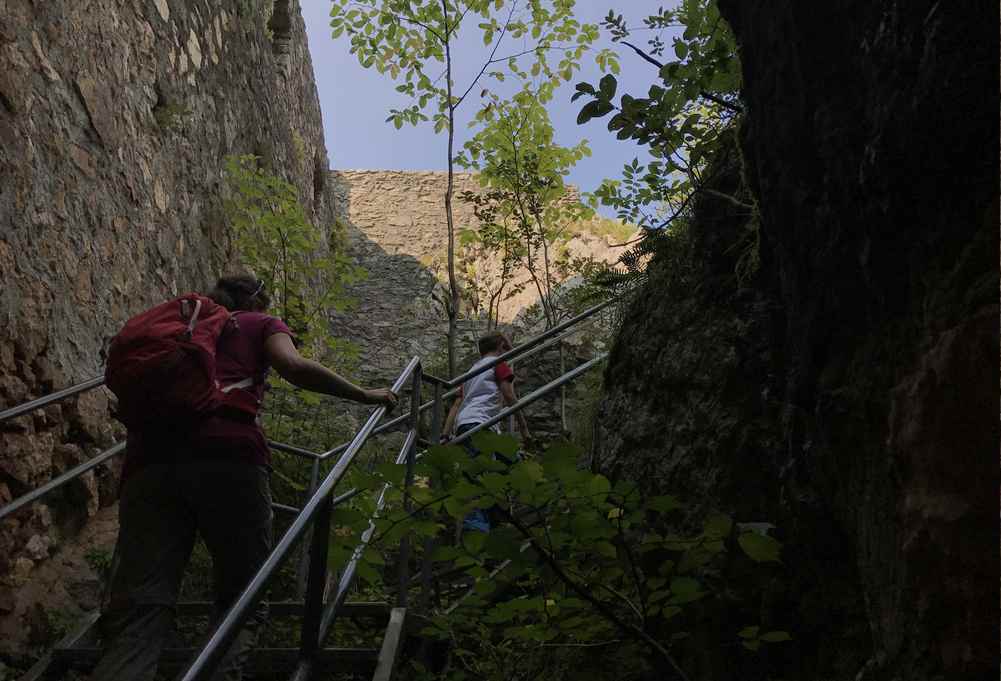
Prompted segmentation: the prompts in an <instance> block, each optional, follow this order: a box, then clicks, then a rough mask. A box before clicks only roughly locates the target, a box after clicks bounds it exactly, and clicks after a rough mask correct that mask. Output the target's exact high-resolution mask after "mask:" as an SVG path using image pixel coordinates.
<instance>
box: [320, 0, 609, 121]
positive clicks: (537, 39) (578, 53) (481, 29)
mask: <svg viewBox="0 0 1001 681" xmlns="http://www.w3.org/2000/svg"><path fill="white" fill-rule="evenodd" d="M574 4H575V3H574V1H573V0H559V1H549V2H547V1H545V0H521V1H519V0H335V1H334V3H333V5H332V7H331V12H330V16H331V20H330V26H331V28H332V29H333V37H334V38H339V37H340V36H341V35H346V36H347V37H348V38H349V39H350V42H351V52H352V53H353V54H356V55H357V57H358V61H359V63H360V64H361V65H362V66H363V67H365V68H373V67H374V68H375V69H376V70H377V71H378V72H379V73H386V74H388V75H389V76H390V77H391V78H392V79H393V80H400V81H401V84H400V85H399V86H398V87H397V88H396V89H397V91H398V92H400V93H402V94H405V95H407V96H408V97H410V98H411V100H412V101H413V104H411V105H409V106H406V107H403V108H400V109H392V110H391V111H390V112H389V117H388V118H387V119H386V120H387V121H389V122H391V123H393V125H394V126H395V127H396V128H401V127H403V125H405V124H406V125H417V124H419V123H421V122H429V123H430V124H432V125H433V126H434V129H435V132H440V131H442V130H445V129H446V128H449V127H450V125H451V115H450V110H454V109H455V108H456V107H458V106H459V105H460V104H461V103H462V101H464V99H465V98H466V96H467V95H469V94H470V92H471V91H472V88H473V87H475V86H476V85H477V84H478V83H479V81H480V78H481V77H486V78H487V79H489V80H492V81H494V82H497V83H500V82H504V81H505V80H506V79H507V78H516V79H520V80H528V79H532V80H533V81H534V82H536V83H537V85H538V90H539V96H540V98H542V101H548V100H549V99H551V98H552V96H553V93H554V91H555V89H556V87H558V86H559V85H560V84H561V83H563V82H565V81H569V80H570V79H571V78H572V77H573V74H574V72H575V71H578V70H579V69H580V59H581V58H582V56H583V55H584V53H585V52H586V51H587V50H588V48H589V47H590V45H591V43H592V42H593V41H594V40H595V39H596V38H597V36H598V27H597V26H595V25H592V24H580V22H578V21H577V20H576V19H575V18H574V14H573V9H574ZM468 31H474V32H478V33H479V35H480V37H481V41H480V42H482V44H483V45H484V48H485V51H486V49H489V53H486V52H485V54H488V55H489V56H484V57H479V56H471V55H461V56H462V57H463V58H471V59H472V60H475V61H476V62H477V63H482V64H483V70H482V72H481V73H480V75H478V76H476V77H475V78H474V79H473V80H472V81H471V82H470V83H469V84H468V85H467V84H463V86H465V88H466V89H465V90H464V91H463V92H462V93H461V94H456V93H455V92H454V91H453V85H454V83H453V82H452V81H451V60H452V59H454V58H456V56H457V55H456V54H455V53H454V50H455V49H456V46H455V43H456V40H457V36H458V35H459V34H460V32H461V33H466V32H468ZM505 39H507V42H514V45H515V46H516V47H514V48H512V49H513V50H514V51H513V52H511V53H510V54H500V55H498V50H499V48H500V46H501V44H502V43H503V42H504V41H505ZM442 67H445V68H446V70H447V72H448V74H447V75H446V77H445V79H444V80H443V79H442V78H441V77H440V76H441V74H440V73H439V71H438V69H440V68H442Z"/></svg>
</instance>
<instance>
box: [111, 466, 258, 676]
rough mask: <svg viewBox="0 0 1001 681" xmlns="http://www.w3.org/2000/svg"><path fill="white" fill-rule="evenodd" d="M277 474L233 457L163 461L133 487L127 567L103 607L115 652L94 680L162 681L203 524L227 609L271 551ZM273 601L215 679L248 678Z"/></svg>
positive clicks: (121, 539)
mask: <svg viewBox="0 0 1001 681" xmlns="http://www.w3.org/2000/svg"><path fill="white" fill-rule="evenodd" d="M269 477H270V474H269V472H268V470H267V469H266V468H264V467H262V466H254V465H252V464H248V463H245V462H240V461H230V460H226V459H206V460H197V461H192V460H185V461H178V462H172V463H154V464H150V465H148V466H146V467H145V468H142V469H140V470H138V471H136V473H135V474H134V476H133V477H131V478H130V479H129V480H128V481H127V482H126V483H125V484H124V486H123V488H122V494H121V500H120V501H119V510H118V513H119V522H120V527H119V534H118V545H117V547H116V553H117V558H118V566H117V568H116V569H115V571H114V574H113V575H112V579H111V592H110V602H109V605H108V606H107V607H106V609H105V612H104V613H102V615H101V620H100V630H101V633H102V638H103V640H104V645H105V652H104V656H103V658H102V659H101V661H100V663H99V664H98V666H97V669H95V670H94V672H93V674H92V676H91V681H152V679H153V678H154V676H155V675H156V668H157V661H158V658H159V657H160V652H161V650H162V649H163V648H164V644H165V642H166V641H167V640H168V638H170V636H171V635H172V632H173V623H174V606H175V604H176V603H177V598H178V595H179V592H180V588H181V580H182V578H183V577H184V569H185V567H186V566H187V563H188V560H189V558H190V557H191V551H192V548H193V547H194V542H195V534H196V532H197V533H198V534H200V535H201V536H202V538H203V539H204V541H205V544H206V546H207V547H208V550H209V553H210V554H211V555H212V573H213V574H212V578H213V585H214V589H215V606H216V613H217V617H218V616H219V615H221V614H222V613H224V612H225V611H226V609H227V608H228V607H229V606H230V605H231V604H232V603H233V602H234V601H235V600H236V598H237V597H238V596H239V595H240V593H241V592H242V591H243V589H244V587H245V586H246V585H247V583H248V582H249V581H250V579H251V578H252V577H253V576H254V573H255V572H257V570H258V568H260V566H261V565H262V564H263V563H264V561H265V559H266V558H267V556H268V554H269V553H270V551H271V544H272V510H271V488H270V485H269ZM266 619H267V608H266V607H262V608H259V609H258V610H257V612H255V613H254V615H253V616H252V617H251V619H250V620H249V621H248V623H247V626H246V628H245V629H244V630H243V631H242V632H241V633H240V634H239V636H238V637H237V639H236V640H235V642H234V644H233V646H232V647H231V648H230V650H229V653H228V654H227V655H226V657H225V658H224V659H223V661H222V663H221V664H220V665H219V667H218V668H217V672H216V674H215V676H213V679H215V680H220V681H221V680H225V681H239V680H240V679H242V678H243V672H242V667H243V663H244V662H245V660H246V657H247V652H248V651H249V650H250V648H252V647H253V646H254V645H256V642H257V635H258V630H259V629H260V626H261V625H262V624H263V623H264V621H265V620H266Z"/></svg>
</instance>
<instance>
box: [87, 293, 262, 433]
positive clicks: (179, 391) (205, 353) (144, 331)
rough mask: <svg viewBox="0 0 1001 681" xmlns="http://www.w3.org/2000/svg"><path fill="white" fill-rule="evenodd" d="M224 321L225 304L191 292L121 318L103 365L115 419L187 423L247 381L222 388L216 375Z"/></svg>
mask: <svg viewBox="0 0 1001 681" xmlns="http://www.w3.org/2000/svg"><path fill="white" fill-rule="evenodd" d="M231 320H232V321H231ZM230 323H235V319H234V317H233V315H231V314H230V312H229V310H227V309H226V308H225V307H223V306H222V305H219V304H217V303H216V302H215V301H213V300H212V299H211V298H206V297H205V296H202V295H199V294H197V293H189V294H187V295H184V296H181V297H180V298H177V299H175V300H171V301H168V302H166V303H163V304H161V305H157V306H156V307H154V308H152V309H149V310H146V311H145V312H143V313H142V314H140V315H137V316H135V317H133V318H132V319H130V320H129V321H127V322H126V323H125V326H124V327H123V328H122V330H121V331H119V332H118V335H116V336H115V337H114V338H113V339H112V340H111V347H110V349H109V351H108V363H107V366H106V367H105V370H104V380H105V383H106V384H107V386H108V387H109V388H110V389H111V392H113V393H115V395H116V396H117V397H118V414H117V418H118V420H119V421H121V422H122V423H124V424H125V425H126V426H128V427H129V428H141V427H144V426H146V427H156V426H159V427H161V428H162V427H163V426H164V425H165V424H167V423H169V424H171V425H178V424H184V423H190V422H192V421H194V420H197V419H198V418H200V417H203V416H204V415H205V414H207V413H208V412H211V411H214V410H215V409H217V408H218V407H220V406H221V405H223V404H224V403H227V402H229V401H230V400H229V399H227V398H228V393H229V391H230V390H232V389H233V388H235V387H240V388H243V387H248V386H250V385H252V384H253V380H252V379H247V380H246V381H241V382H240V383H238V384H236V385H233V386H227V387H226V388H222V387H221V386H220V385H219V382H218V381H217V380H216V344H217V343H218V341H219V337H220V336H221V335H222V332H223V331H224V330H225V328H226V326H227V324H230ZM238 392H240V393H242V392H244V391H242V390H241V391H238ZM241 406H242V405H241ZM248 406H249V405H248ZM255 406H256V405H255ZM238 408H239V407H238Z"/></svg>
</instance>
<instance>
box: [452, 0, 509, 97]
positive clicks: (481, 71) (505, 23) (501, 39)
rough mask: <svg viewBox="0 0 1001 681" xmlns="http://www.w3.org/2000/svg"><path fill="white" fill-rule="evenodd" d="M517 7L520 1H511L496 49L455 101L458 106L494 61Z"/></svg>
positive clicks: (495, 44)
mask: <svg viewBox="0 0 1001 681" xmlns="http://www.w3.org/2000/svg"><path fill="white" fill-rule="evenodd" d="M517 8H518V2H517V0H515V2H513V3H511V11H510V12H508V15H507V21H505V22H504V27H503V28H502V29H501V32H500V35H498V36H497V40H496V41H494V49H493V50H491V51H490V56H489V57H488V58H487V60H486V61H485V62H483V68H481V69H480V72H479V73H477V74H476V77H475V78H473V80H472V81H471V82H470V83H469V87H467V88H466V91H465V92H463V93H462V96H461V97H459V99H458V100H457V101H456V102H455V105H456V106H459V105H460V104H462V100H464V99H465V98H466V95H468V94H469V93H470V91H471V90H472V89H473V88H474V87H476V84H477V83H478V82H479V81H480V78H482V77H483V74H484V72H485V71H486V70H487V67H488V66H490V65H491V64H492V63H493V59H494V55H495V54H497V48H498V47H500V44H501V41H503V40H504V34H505V33H507V29H508V26H510V25H511V19H512V18H513V17H514V11H515V10H516V9H517Z"/></svg>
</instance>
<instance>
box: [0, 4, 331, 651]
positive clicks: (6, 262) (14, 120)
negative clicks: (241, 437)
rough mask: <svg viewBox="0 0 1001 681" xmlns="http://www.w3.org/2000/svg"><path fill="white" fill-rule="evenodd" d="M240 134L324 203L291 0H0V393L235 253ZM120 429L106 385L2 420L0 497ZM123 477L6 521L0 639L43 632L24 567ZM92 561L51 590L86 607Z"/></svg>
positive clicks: (65, 367) (89, 481)
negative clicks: (226, 180) (229, 220)
mask: <svg viewBox="0 0 1001 681" xmlns="http://www.w3.org/2000/svg"><path fill="white" fill-rule="evenodd" d="M248 153H253V154H257V155H259V156H261V157H262V159H263V161H264V163H267V164H269V165H270V166H271V167H272V168H274V169H275V171H276V172H277V173H279V174H281V175H284V176H286V177H287V178H289V179H290V180H292V181H293V182H294V183H295V184H296V185H297V186H298V187H299V190H300V195H301V197H302V199H303V203H304V205H305V206H306V208H307V211H308V213H309V215H310V216H311V217H312V218H313V219H314V220H316V221H318V223H319V224H329V223H330V222H331V220H332V213H331V208H332V203H331V202H330V200H329V199H328V198H327V196H326V195H325V194H324V187H325V185H326V180H327V175H326V173H327V167H328V162H327V152H326V149H325V147H324V142H323V135H322V124H321V119H320V109H319V103H318V99H317V94H316V89H315V86H314V82H313V71H312V65H311V63H310V57H309V52H308V49H307V44H306V37H305V30H304V25H303V21H302V19H301V16H300V14H299V3H298V2H297V0H277V1H275V0H251V1H249V2H248V1H247V0H227V1H224V2H204V1H201V0H96V1H95V2H88V3H64V2H59V3H39V2H29V1H28V0H7V1H6V2H3V3H2V8H0V272H2V274H0V278H2V285H0V408H2V407H4V406H10V405H12V404H18V403H20V402H23V401H25V400H27V399H29V398H31V397H34V396H38V395H41V394H45V393H48V392H51V391H52V390H54V389H58V388H62V387H65V386H67V385H70V384H72V383H75V382H78V381H80V380H82V379H85V378H88V377H90V376H92V375H94V374H96V373H98V372H99V370H100V368H101V366H102V362H103V352H104V350H105V348H106V345H107V342H108V339H109V338H110V337H111V335H112V334H113V333H114V332H115V330H116V329H117V328H118V327H119V326H120V325H121V323H122V322H123V321H124V320H125V319H126V318H127V317H128V316H129V315H130V314H132V313H135V312H136V311H138V310H140V309H142V308H143V307H144V306H148V305H149V304H151V303H153V302H156V301H159V300H162V299H163V298H164V297H166V296H169V295H172V294H175V293H179V292H183V291H187V290H192V289H196V290H203V289H204V288H205V287H206V286H207V285H209V284H210V283H211V281H212V280H213V278H214V277H215V276H217V275H218V273H219V272H220V270H222V269H224V268H226V267H227V266H229V265H231V264H232V263H233V258H232V254H231V251H230V240H229V237H228V234H227V231H226V227H225V221H224V219H223V213H222V203H221V191H222V184H221V181H222V174H221V170H222V167H223V160H224V158H225V157H226V156H227V155H229V154H248ZM114 437H115V433H113V426H112V425H111V422H110V420H109V419H108V418H107V399H106V397H105V394H104V392H103V391H101V390H98V391H93V392H91V393H88V394H87V395H86V396H84V397H81V398H80V399H78V400H76V401H69V402H67V403H63V404H61V405H56V406H52V407H49V408H47V409H45V410H44V411H42V412H39V413H36V414H33V415H30V416H25V417H22V418H19V419H16V420H14V421H12V422H8V423H4V424H0V504H2V503H4V502H6V501H7V500H9V499H10V498H11V496H12V495H13V496H16V495H18V494H20V493H23V492H24V491H25V490H27V489H29V488H31V487H34V486H37V485H38V484H40V483H42V482H44V481H46V480H48V479H49V478H50V477H52V476H54V475H56V474H58V473H59V472H60V471H62V470H64V469H65V468H67V467H69V466H71V465H74V464H76V463H79V462H80V461H82V460H84V459H86V458H87V457H89V456H90V455H92V454H93V453H94V452H96V451H98V450H100V449H101V448H103V447H104V446H106V445H108V444H109V443H110V442H111V441H112V440H113V439H114ZM114 477H115V476H114V474H113V472H112V471H110V470H104V469H98V470H97V472H96V474H95V475H90V474H88V475H87V476H84V479H83V482H82V484H80V485H76V486H74V487H72V488H70V489H69V490H68V491H67V492H66V493H65V494H56V495H54V496H53V497H51V498H50V499H48V500H47V501H46V503H44V504H36V505H34V506H33V507H32V508H31V509H30V510H26V511H25V512H22V513H20V514H19V515H18V516H16V517H14V518H9V519H6V520H4V521H3V522H2V524H0V654H6V655H15V654H24V653H25V652H26V649H25V647H24V643H25V641H28V640H34V639H44V638H45V626H46V620H47V617H46V616H45V613H44V612H43V613H41V615H39V614H38V613H37V610H38V606H36V605H35V604H34V603H33V602H32V600H33V599H36V598H38V596H39V593H38V591H39V590H38V589H31V588H28V587H25V584H28V583H29V582H31V581H32V580H33V579H34V577H35V575H37V574H38V571H39V570H41V569H42V568H43V563H45V562H46V559H47V558H48V557H49V556H52V555H65V553H64V551H63V549H64V548H66V545H67V543H68V542H69V541H70V538H71V537H72V536H73V535H74V534H75V533H76V531H77V530H78V528H79V527H80V525H81V524H82V523H84V522H85V521H86V519H87V518H88V517H91V516H93V515H95V514H96V513H97V512H98V508H99V507H100V506H103V505H106V504H109V503H111V502H112V501H113V500H114V497H115V493H116V483H115V481H114ZM109 536H113V533H111V535H109ZM67 550H68V549H67ZM78 558H79V557H78ZM56 562H57V561H50V563H56ZM67 562H72V561H67ZM77 562H79V561H77ZM45 569H46V570H48V569H49V568H47V567H46V568H45ZM71 572H72V571H71ZM86 573H87V571H78V570H77V571H75V574H76V577H70V578H67V579H63V580H60V579H58V578H51V579H50V578H46V579H47V581H46V584H50V585H51V586H52V589H53V590H54V591H55V592H57V593H55V594H52V593H50V594H49V598H48V601H47V605H46V607H47V608H59V607H62V606H60V603H64V604H65V607H66V608H67V609H68V610H69V611H70V613H71V614H72V611H73V609H74V608H77V607H78V606H81V605H82V606H83V607H93V605H94V603H93V597H92V596H93V593H94V590H93V589H89V590H88V589H77V588H76V587H75V586H74V581H73V580H74V579H75V580H78V581H79V580H87V579H92V578H93V576H92V575H89V576H88V574H86ZM46 589H48V587H43V588H42V590H46ZM74 590H75V591H77V592H80V593H90V594H91V597H88V598H85V599H83V600H82V601H79V600H76V599H74V598H73V596H72V595H71V594H70V593H69V592H71V591H74ZM33 612H34V613H35V614H34V615H32V614H31V613H33ZM48 619H51V618H48Z"/></svg>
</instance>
